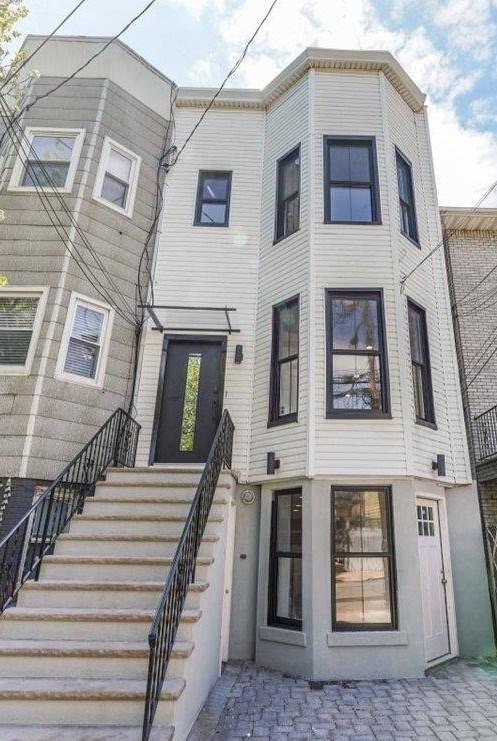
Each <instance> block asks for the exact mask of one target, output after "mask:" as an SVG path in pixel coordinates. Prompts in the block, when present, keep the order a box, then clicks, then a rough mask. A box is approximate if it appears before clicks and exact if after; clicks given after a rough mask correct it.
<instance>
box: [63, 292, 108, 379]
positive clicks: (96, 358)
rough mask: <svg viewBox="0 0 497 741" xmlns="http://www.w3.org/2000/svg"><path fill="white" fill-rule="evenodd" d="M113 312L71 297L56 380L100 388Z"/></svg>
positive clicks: (96, 304)
mask: <svg viewBox="0 0 497 741" xmlns="http://www.w3.org/2000/svg"><path fill="white" fill-rule="evenodd" d="M113 315H114V310H113V309H111V307H110V306H107V305H106V304H104V303H101V302H100V301H96V300H95V299H89V298H86V297H85V296H80V295H79V294H76V293H73V294H72V296H71V301H70V303H69V310H68V312H67V322H66V326H65V328H64V334H63V336H62V342H61V346H60V352H59V358H58V361H57V369H56V373H55V375H56V378H58V379H59V380H62V381H73V382H76V383H83V384H85V385H90V386H98V387H102V386H103V382H104V377H105V366H106V361H107V355H108V352H109V344H110V336H111V332H112V321H113Z"/></svg>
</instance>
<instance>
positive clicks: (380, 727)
mask: <svg viewBox="0 0 497 741" xmlns="http://www.w3.org/2000/svg"><path fill="white" fill-rule="evenodd" d="M247 738H250V739H253V741H297V740H298V741H306V740H307V739H309V740H311V739H320V738H321V739H330V741H352V740H353V741H393V740H394V739H395V740H396V741H400V740H401V739H405V740H407V739H426V740H428V739H438V741H454V739H496V740H497V662H495V661H494V662H478V663H477V662H467V661H466V662H464V661H457V662H452V663H450V664H447V665H445V666H444V667H440V668H438V669H435V670H432V671H431V672H430V673H429V675H428V676H426V677H424V678H422V679H414V680H407V679H405V680H388V681H386V680H378V681H362V682H333V683H330V684H325V685H324V686H323V687H322V688H319V689H317V688H311V687H310V686H309V682H307V681H305V680H302V679H293V678H290V677H286V676H285V675H283V674H280V673H278V672H272V671H269V670H267V669H260V668H257V667H255V666H254V665H253V664H250V663H243V664H236V663H234V664H228V665H227V667H226V669H225V672H224V674H223V676H222V677H221V678H220V680H219V682H218V684H217V685H216V686H215V688H214V690H213V692H212V693H211V696H210V698H209V700H208V702H207V705H206V707H205V709H204V710H203V711H202V713H201V715H200V716H199V719H198V721H197V724H196V726H195V728H194V730H193V732H192V734H191V736H190V739H192V741H193V739H195V741H197V740H198V741H209V740H210V739H214V741H241V740H242V739H247Z"/></svg>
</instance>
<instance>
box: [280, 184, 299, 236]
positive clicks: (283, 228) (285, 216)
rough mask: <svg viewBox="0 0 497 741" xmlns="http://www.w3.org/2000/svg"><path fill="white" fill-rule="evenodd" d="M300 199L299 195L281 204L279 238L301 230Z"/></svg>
mask: <svg viewBox="0 0 497 741" xmlns="http://www.w3.org/2000/svg"><path fill="white" fill-rule="evenodd" d="M299 221H300V197H299V195H298V194H297V195H296V196H293V197H292V198H290V199H289V200H288V201H284V202H283V203H282V204H281V207H280V211H279V222H280V223H279V224H278V232H277V235H276V236H277V237H283V236H287V235H289V234H293V233H294V232H296V231H297V230H298V228H299Z"/></svg>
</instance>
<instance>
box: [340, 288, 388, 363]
mask: <svg viewBox="0 0 497 741" xmlns="http://www.w3.org/2000/svg"><path fill="white" fill-rule="evenodd" d="M332 321H333V327H332V333H333V349H334V350H379V333H378V301H377V300H376V299H372V298H346V297H344V298H340V297H339V296H334V297H333V299H332Z"/></svg>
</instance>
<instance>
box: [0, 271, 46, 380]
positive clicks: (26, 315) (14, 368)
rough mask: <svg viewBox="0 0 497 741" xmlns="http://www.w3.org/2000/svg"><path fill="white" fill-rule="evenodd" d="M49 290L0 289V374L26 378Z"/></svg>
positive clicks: (39, 287)
mask: <svg viewBox="0 0 497 741" xmlns="http://www.w3.org/2000/svg"><path fill="white" fill-rule="evenodd" d="M48 291H49V288H48V287H47V286H5V287H2V288H0V375H2V376H27V375H29V373H30V371H31V366H32V363H33V358H34V355H35V352H36V345H37V342H38V337H39V334H40V329H41V324H42V321H43V316H44V314H45V307H46V303H47V297H48ZM16 361H17V362H16Z"/></svg>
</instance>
